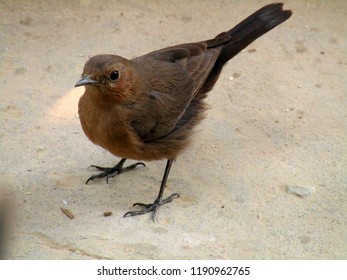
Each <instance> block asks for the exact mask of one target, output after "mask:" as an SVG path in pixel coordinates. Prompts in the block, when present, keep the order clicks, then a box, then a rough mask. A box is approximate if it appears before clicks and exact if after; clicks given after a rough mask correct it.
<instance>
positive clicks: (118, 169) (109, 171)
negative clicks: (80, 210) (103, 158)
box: [86, 158, 146, 184]
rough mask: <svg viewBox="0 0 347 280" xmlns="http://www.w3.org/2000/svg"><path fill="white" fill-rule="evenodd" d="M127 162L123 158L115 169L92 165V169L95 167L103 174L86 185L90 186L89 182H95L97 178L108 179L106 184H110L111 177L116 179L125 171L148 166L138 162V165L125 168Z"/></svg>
mask: <svg viewBox="0 0 347 280" xmlns="http://www.w3.org/2000/svg"><path fill="white" fill-rule="evenodd" d="M126 160H127V159H126V158H122V159H121V161H120V162H118V163H117V164H116V165H115V166H114V167H102V166H96V165H92V166H91V167H95V168H96V169H98V170H100V171H103V172H101V173H99V174H96V175H93V176H91V177H89V179H88V180H87V182H86V184H88V182H89V181H90V180H94V179H95V178H104V177H106V183H108V179H109V178H111V177H114V176H116V175H118V174H121V173H123V172H125V171H128V170H131V169H134V168H135V167H136V166H138V165H143V166H146V165H145V164H144V163H142V162H137V163H134V164H132V165H129V166H127V167H123V164H124V162H125V161H126Z"/></svg>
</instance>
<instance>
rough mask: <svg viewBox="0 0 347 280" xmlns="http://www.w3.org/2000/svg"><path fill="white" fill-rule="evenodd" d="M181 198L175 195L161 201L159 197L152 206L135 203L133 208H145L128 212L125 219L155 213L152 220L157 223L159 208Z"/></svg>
mask: <svg viewBox="0 0 347 280" xmlns="http://www.w3.org/2000/svg"><path fill="white" fill-rule="evenodd" d="M179 197H180V195H179V194H178V193H173V194H172V195H170V196H169V197H167V198H165V199H163V200H161V199H160V198H159V197H158V198H157V199H156V200H155V201H154V202H153V203H150V204H145V203H141V202H137V203H134V205H133V207H134V206H140V207H143V208H142V209H141V210H138V211H129V212H126V213H125V214H124V216H123V217H124V218H125V217H129V216H137V215H143V214H146V213H148V212H153V213H152V220H153V222H155V215H156V212H157V209H158V208H159V206H161V205H163V204H166V203H169V202H171V201H172V200H174V199H175V198H179Z"/></svg>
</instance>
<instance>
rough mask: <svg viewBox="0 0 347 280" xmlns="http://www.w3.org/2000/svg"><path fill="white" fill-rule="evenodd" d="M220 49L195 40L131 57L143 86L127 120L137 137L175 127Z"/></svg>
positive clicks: (158, 135)
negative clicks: (144, 87) (194, 41)
mask: <svg viewBox="0 0 347 280" xmlns="http://www.w3.org/2000/svg"><path fill="white" fill-rule="evenodd" d="M217 40H218V42H220V39H217ZM212 41H213V40H210V42H212ZM220 51H221V47H215V48H209V43H207V42H199V43H192V44H182V45H177V46H173V47H168V48H165V49H161V50H158V51H154V52H152V53H149V54H147V55H144V56H141V57H138V58H135V59H134V60H133V62H134V63H136V64H137V65H136V67H137V68H138V69H140V71H141V76H142V77H143V79H144V80H143V83H144V84H145V85H146V93H145V94H143V95H142V97H141V101H139V102H138V103H136V104H135V105H134V106H135V107H136V110H133V111H134V115H133V118H132V122H131V126H132V127H133V128H134V130H135V131H136V132H137V134H138V135H139V136H140V137H141V139H143V140H144V141H151V140H154V139H158V138H162V137H165V136H167V135H168V134H170V133H171V132H172V131H173V130H174V129H175V126H176V124H177V123H178V122H179V120H180V119H181V117H182V116H183V115H184V113H185V111H186V109H187V108H188V107H189V104H190V103H191V101H192V100H193V98H194V96H195V95H196V93H197V92H198V91H199V89H200V88H201V86H202V85H203V84H204V82H205V80H206V79H207V77H208V75H209V74H210V72H211V69H212V68H213V66H214V63H215V61H216V60H217V58H218V55H219V53H220ZM148 112H150V113H148Z"/></svg>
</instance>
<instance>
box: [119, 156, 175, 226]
mask: <svg viewBox="0 0 347 280" xmlns="http://www.w3.org/2000/svg"><path fill="white" fill-rule="evenodd" d="M172 162H173V160H172V159H169V160H168V161H167V163H166V168H165V172H164V177H163V180H162V181H161V185H160V190H159V194H158V197H157V198H156V200H155V201H154V202H153V203H151V204H144V203H135V204H134V205H133V206H141V207H143V209H142V210H139V211H129V212H126V213H125V214H124V216H123V217H127V216H137V215H142V214H145V213H148V212H151V211H152V212H153V214H152V220H153V222H154V218H155V215H156V211H157V209H158V208H159V206H161V205H163V204H166V203H169V202H171V201H172V200H173V199H175V198H178V197H180V195H179V194H177V193H174V194H172V195H170V196H169V197H167V198H165V199H162V198H163V194H164V189H165V187H166V181H167V178H168V177H169V173H170V168H171V165H172Z"/></svg>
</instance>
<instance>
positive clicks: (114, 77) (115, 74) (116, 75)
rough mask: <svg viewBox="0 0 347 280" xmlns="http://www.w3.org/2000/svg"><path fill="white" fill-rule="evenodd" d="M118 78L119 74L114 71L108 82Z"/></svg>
mask: <svg viewBox="0 0 347 280" xmlns="http://www.w3.org/2000/svg"><path fill="white" fill-rule="evenodd" d="M118 78H119V72H118V71H117V70H114V71H113V72H112V73H111V74H110V80H111V81H112V82H114V81H116V80H118Z"/></svg>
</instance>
